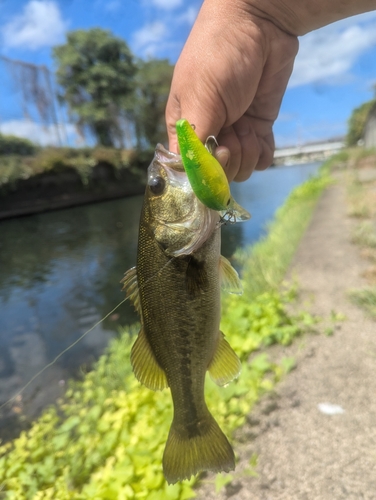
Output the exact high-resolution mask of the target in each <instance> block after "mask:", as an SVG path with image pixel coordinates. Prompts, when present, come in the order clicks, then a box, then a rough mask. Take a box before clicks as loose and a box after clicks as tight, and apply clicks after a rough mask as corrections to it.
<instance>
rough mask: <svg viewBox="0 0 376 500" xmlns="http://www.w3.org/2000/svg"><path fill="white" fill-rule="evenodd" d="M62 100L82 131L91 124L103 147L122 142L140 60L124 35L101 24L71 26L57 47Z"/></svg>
mask: <svg viewBox="0 0 376 500" xmlns="http://www.w3.org/2000/svg"><path fill="white" fill-rule="evenodd" d="M53 56H54V58H55V61H56V63H57V66H58V68H57V71H56V76H57V81H58V83H59V85H60V86H61V88H62V92H61V94H60V96H59V97H60V99H61V100H63V101H65V102H66V103H67V104H68V107H69V110H70V113H71V115H72V116H73V118H74V119H75V121H76V123H77V125H78V128H79V130H80V131H81V132H84V131H85V129H89V130H90V131H91V132H92V133H93V134H94V136H95V137H96V139H97V143H98V144H101V145H103V146H113V145H114V144H115V143H119V142H120V144H121V145H122V130H121V121H122V119H123V118H124V117H126V116H127V114H128V113H129V110H130V109H131V96H132V94H133V92H134V84H135V82H134V76H135V73H136V65H135V63H134V59H133V55H132V53H131V51H130V49H129V47H128V45H127V44H126V42H125V41H124V40H122V39H120V38H117V37H115V36H114V35H112V33H111V32H110V31H107V30H102V29H100V28H93V29H90V30H87V31H86V30H76V31H71V32H69V33H68V35H67V42H66V43H65V44H64V45H60V46H57V47H55V48H54V49H53Z"/></svg>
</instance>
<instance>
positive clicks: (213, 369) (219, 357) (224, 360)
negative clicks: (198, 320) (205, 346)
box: [208, 332, 242, 386]
mask: <svg viewBox="0 0 376 500" xmlns="http://www.w3.org/2000/svg"><path fill="white" fill-rule="evenodd" d="M241 367H242V365H241V363H240V359H239V358H238V356H237V355H236V354H235V352H234V351H233V349H232V347H231V346H230V344H229V343H228V342H227V340H226V339H225V336H224V335H223V333H222V332H219V335H218V345H217V349H216V350H215V353H214V356H213V359H212V360H211V362H210V364H209V367H208V371H209V374H210V377H211V379H212V380H213V381H214V382H215V383H216V384H217V385H221V386H222V385H226V384H228V383H229V382H231V380H234V378H236V377H237V376H238V375H239V373H240V371H241Z"/></svg>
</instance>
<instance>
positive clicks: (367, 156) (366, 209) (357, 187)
mask: <svg viewBox="0 0 376 500" xmlns="http://www.w3.org/2000/svg"><path fill="white" fill-rule="evenodd" d="M346 173H347V176H346V185H347V202H348V215H349V216H350V217H352V218H354V219H355V220H356V222H355V228H354V230H353V235H352V240H353V242H354V243H355V244H356V245H358V246H359V247H360V249H361V254H362V256H363V257H364V258H365V260H366V262H367V263H368V265H367V268H366V270H365V271H364V273H363V277H364V278H365V280H366V282H367V285H366V286H364V287H363V288H360V289H357V290H351V291H350V292H349V295H350V299H351V300H352V302H354V304H356V305H358V306H359V307H361V308H362V309H364V310H365V311H366V312H367V313H368V315H369V316H371V317H373V318H375V319H376V152H375V151H363V152H362V154H358V155H355V156H354V157H353V158H351V161H349V163H348V169H347V172H346Z"/></svg>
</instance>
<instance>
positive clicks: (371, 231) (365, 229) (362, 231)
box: [352, 220, 376, 248]
mask: <svg viewBox="0 0 376 500" xmlns="http://www.w3.org/2000/svg"><path fill="white" fill-rule="evenodd" d="M352 241H353V242H354V243H356V244H358V245H360V246H362V247H368V248H376V224H375V222H374V221H372V220H366V221H363V222H362V223H361V224H359V225H358V226H357V227H356V229H355V231H354V233H353V236H352Z"/></svg>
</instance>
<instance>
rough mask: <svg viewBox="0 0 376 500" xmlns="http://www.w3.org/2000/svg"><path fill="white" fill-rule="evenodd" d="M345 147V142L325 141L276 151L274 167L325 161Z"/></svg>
mask: <svg viewBox="0 0 376 500" xmlns="http://www.w3.org/2000/svg"><path fill="white" fill-rule="evenodd" d="M344 147H345V142H344V140H342V139H341V140H333V141H330V140H329V141H325V142H320V143H309V144H303V145H302V146H293V147H289V148H280V149H276V151H275V153H274V162H273V163H274V165H284V164H292V163H306V162H309V161H324V160H326V159H327V158H329V157H330V156H332V155H333V154H335V153H338V151H341V149H343V148H344Z"/></svg>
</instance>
